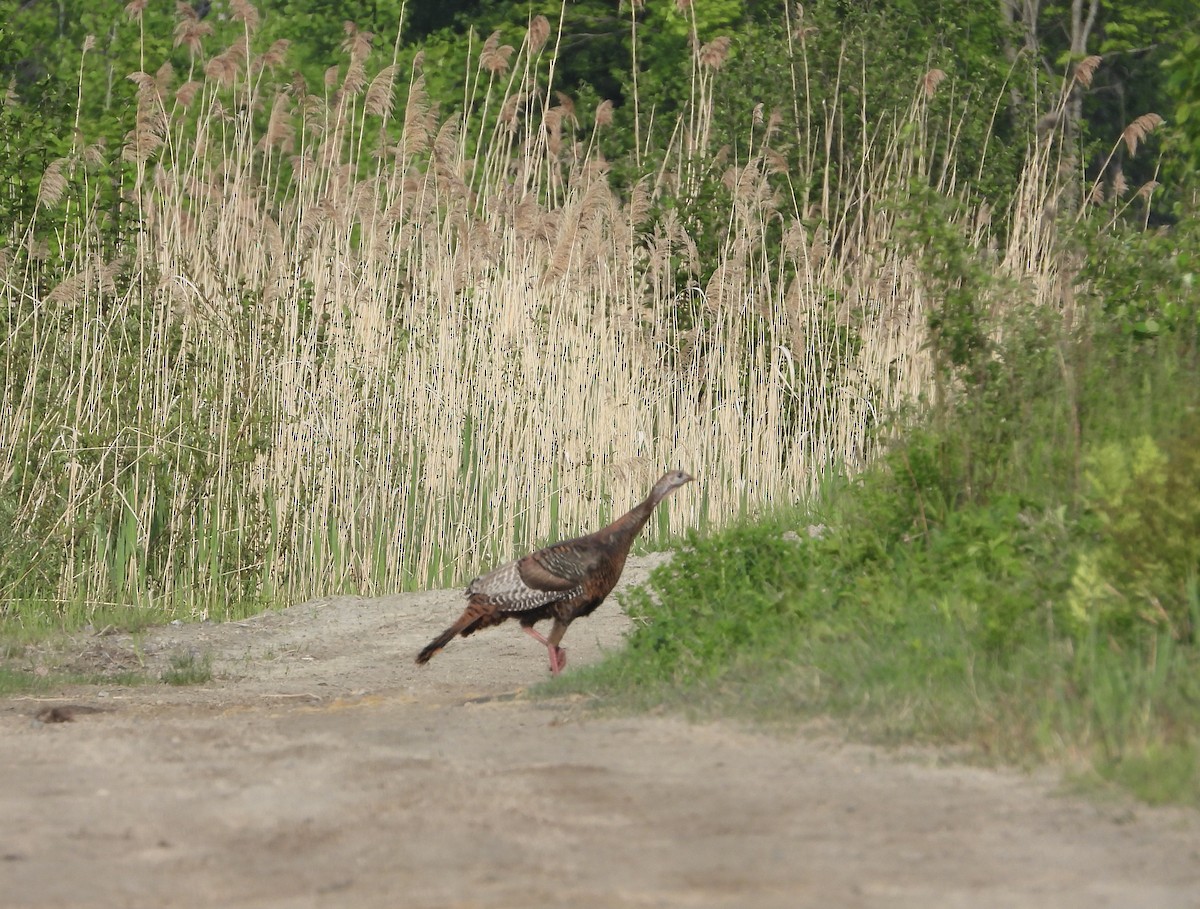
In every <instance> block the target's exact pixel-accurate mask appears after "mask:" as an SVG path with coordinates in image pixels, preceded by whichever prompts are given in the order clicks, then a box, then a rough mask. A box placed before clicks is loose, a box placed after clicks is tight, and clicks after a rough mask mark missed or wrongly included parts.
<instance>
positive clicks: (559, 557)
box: [417, 470, 695, 675]
mask: <svg viewBox="0 0 1200 909" xmlns="http://www.w3.org/2000/svg"><path fill="white" fill-rule="evenodd" d="M693 479H695V478H694V477H691V476H688V474H686V473H684V472H683V471H682V470H673V471H671V472H669V473H666V474H663V476H662V478H661V479H660V480H659V481H658V482H657V483H655V484H654V488H653V489H651V490H650V495H648V496H647V497H646V500H645V501H644V502H642V503H641V504H640V505H638V506H637V507H636V508H634V509H633V510H632V511H631V512H629V513H628V514H627V515H625V516H624V517H621V518H618V519H617V520H615V521H613V522H612V523H611V524H609V525H608V526H607V527H605V528H604V529H603V530H597V531H596V532H595V533H590V534H588V535H587V536H583V537H576V538H575V539H573V540H563V541H562V542H561V543H554V544H552V545H550V546H547V547H546V548H545V549H539V550H538V551H537V552H533V553H530V554H529V555H527V556H525V557H524V558H520V559H517V560H516V561H513V562H509V563H508V564H506V565H501V566H500V567H499V568H496V569H494V570H492V571H490V572H488V573H487V574H485V575H482V576H480V577H478V578H476V579H475V580H473V581H472V582H471V584H470V586H468V587H467V608H466V609H465V610H464V611H463V614H462V615H461V616H459V617H458V621H456V622H455V623H454V624H453V625H451V626H450V627H449V628H447V629H446V630H445V631H443V632H442V633H441V634H440V635H438V636H437V637H436V638H434V639H433V640H432V641H430V642H429V644H428V645H427V646H426V647H425V649H424V650H422V651H421V652H420V653H419V654H417V662H418V663H427V662H429V658H430V657H432V656H433V655H434V654H435V653H437V652H438V651H439V650H441V649H442V648H443V647H445V646H446V645H447V644H448V643H450V640H451V639H452V638H453V637H454V636H455V635H458V634H461V635H462V636H463V637H466V636H467V635H469V634H471V632H473V631H476V630H478V629H480V628H487V627H489V626H491V625H499V624H500V623H501V622H503V621H505V620H507V619H512V618H515V619H518V620H519V621H520V623H521V627H522V629H523V630H524V631H525V633H526V634H528V635H530V636H531V637H533V638H534V639H536V640H537V641H540V642H541V643H542V644H543V645H544V646H545V647H546V650H547V651H548V652H549V654H550V671H551V672H552V673H554V674H555V675H558V674H559V672H561V671H562V668H563V666H565V665H566V664H567V652H566V651H565V650H563V649H562V648H561V647H559V646H558V642H559V641H561V640H562V637H563V635H564V634H565V633H566V631H567V626H569V625H570V624H571V622H573V621H574V620H575V619H577V618H579V617H580V616H585V615H588V614H589V613H591V612H592V611H594V610H595V609H596V607H597V606H599V605H600V604H601V603H603V602H604V598H605V597H607V596H608V595H609V593H610V592H611V591H612V589H613V587H615V586H616V584H617V581H618V580H619V579H620V577H621V571H622V569H623V568H624V567H625V558H626V556H628V555H629V547H630V545H631V544H632V543H633V539H634V537H636V536H637V535H638V533H640V532H641V529H642V528H643V527H644V526H645V525H646V521H647V520H649V518H650V513H651V512H652V511H654V508H655V506H656V505H658V503H659V502H661V501H662V500H663V499H664V498H666V496H667V495H668V494H669V493H671V492H672V491H674V490H676V489H678V488H679V487H680V486H682V485H683V484H684V483H690V482H691V481H692V480H693ZM542 619H553V620H554V625H553V626H552V627H551V629H550V636H549V637H542V635H541V634H539V633H538V632H537V630H536V629H535V628H534V627H533V626H534V624H535V623H537V622H540V621H541V620H542Z"/></svg>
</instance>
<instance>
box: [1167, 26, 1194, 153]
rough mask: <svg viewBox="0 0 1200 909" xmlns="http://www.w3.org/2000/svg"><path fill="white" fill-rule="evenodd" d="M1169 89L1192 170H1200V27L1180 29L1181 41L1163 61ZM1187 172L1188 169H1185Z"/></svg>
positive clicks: (1173, 118)
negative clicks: (1181, 30)
mask: <svg viewBox="0 0 1200 909" xmlns="http://www.w3.org/2000/svg"><path fill="white" fill-rule="evenodd" d="M1162 68H1163V72H1164V76H1165V80H1166V85H1165V87H1166V90H1167V91H1168V92H1169V95H1170V98H1171V99H1172V102H1173V108H1174V110H1173V116H1169V117H1168V120H1169V121H1170V122H1171V124H1172V129H1173V130H1174V132H1175V134H1176V136H1177V137H1178V138H1177V141H1178V143H1179V145H1180V146H1181V150H1182V152H1183V157H1184V159H1185V161H1186V162H1187V165H1188V167H1189V168H1190V170H1191V173H1192V174H1195V172H1196V171H1197V170H1200V29H1197V23H1195V22H1193V23H1192V25H1191V28H1190V29H1188V30H1185V31H1183V32H1182V33H1178V43H1177V44H1176V45H1175V47H1174V48H1173V52H1172V53H1171V55H1170V56H1169V57H1167V58H1166V59H1165V60H1163V62H1162ZM1181 172H1183V173H1186V171H1182V170H1181Z"/></svg>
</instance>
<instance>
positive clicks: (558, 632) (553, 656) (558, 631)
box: [546, 619, 567, 675]
mask: <svg viewBox="0 0 1200 909" xmlns="http://www.w3.org/2000/svg"><path fill="white" fill-rule="evenodd" d="M566 633H567V623H566V622H564V621H562V620H561V619H555V620H554V627H553V628H551V629H550V637H549V638H547V639H546V649H547V650H549V651H550V671H551V672H552V673H554V674H555V675H558V674H559V673H560V672H562V670H563V667H564V666H566V665H567V651H566V650H564V649H563V648H562V647H559V646H558V642H559V641H561V640H562V638H563V635H564V634H566Z"/></svg>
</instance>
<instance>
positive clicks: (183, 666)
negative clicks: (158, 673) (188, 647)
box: [162, 651, 213, 685]
mask: <svg viewBox="0 0 1200 909" xmlns="http://www.w3.org/2000/svg"><path fill="white" fill-rule="evenodd" d="M212 677H213V673H212V654H210V653H205V654H198V653H194V652H192V651H187V652H181V653H175V654H172V655H171V657H170V659H169V660H168V665H167V668H166V669H164V670H163V674H162V680H163V681H164V682H166V683H167V684H168V685H203V684H204V683H205V682H210V681H212Z"/></svg>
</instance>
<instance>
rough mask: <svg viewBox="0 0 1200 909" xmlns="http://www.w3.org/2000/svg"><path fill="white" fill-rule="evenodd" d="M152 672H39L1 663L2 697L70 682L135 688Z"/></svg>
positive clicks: (149, 680)
mask: <svg viewBox="0 0 1200 909" xmlns="http://www.w3.org/2000/svg"><path fill="white" fill-rule="evenodd" d="M151 681H152V680H151V679H150V677H149V676H147V675H145V674H143V673H140V672H117V673H113V674H110V675H107V674H100V673H81V672H58V671H55V670H50V671H49V672H46V673H44V674H39V673H37V672H34V671H33V670H30V669H15V668H13V667H12V666H0V697H4V696H7V695H13V694H27V693H30V692H39V691H43V692H44V691H55V690H59V689H62V688H64V687H66V686H69V685H100V686H103V685H117V686H121V687H125V688H133V687H136V686H138V685H146V684H149V683H150V682H151Z"/></svg>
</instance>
